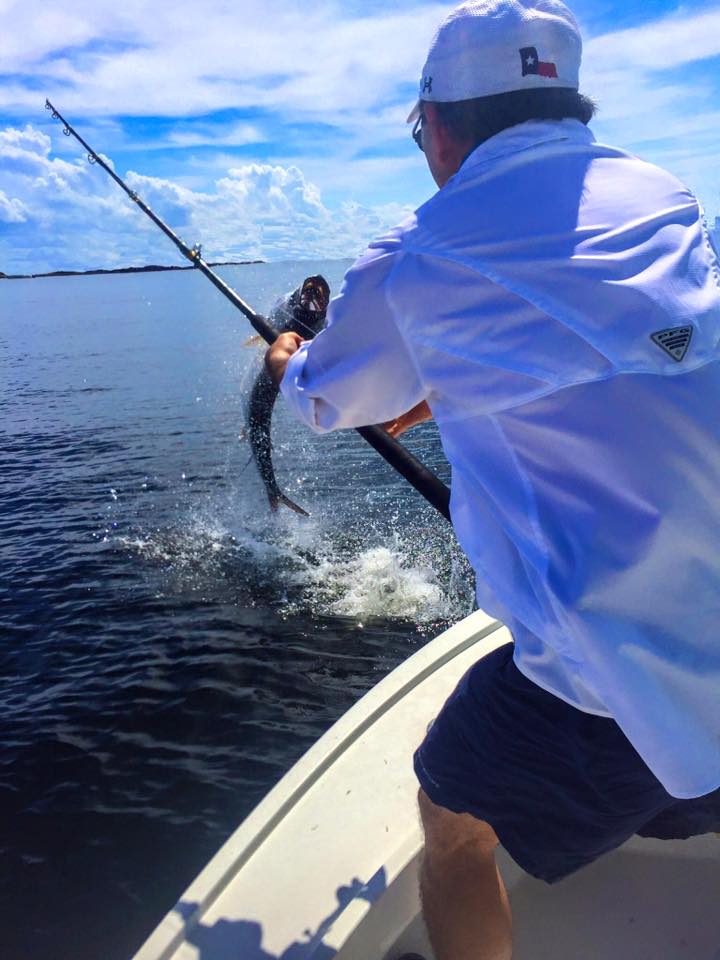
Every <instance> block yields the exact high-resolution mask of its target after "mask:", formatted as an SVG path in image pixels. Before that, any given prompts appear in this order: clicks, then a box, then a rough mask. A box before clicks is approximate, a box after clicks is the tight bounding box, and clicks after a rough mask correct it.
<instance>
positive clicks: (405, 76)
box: [0, 0, 720, 273]
mask: <svg viewBox="0 0 720 960" xmlns="http://www.w3.org/2000/svg"><path fill="white" fill-rule="evenodd" d="M569 5H570V6H571V8H572V9H573V11H574V12H575V14H576V16H577V17H578V19H579V21H580V24H581V28H582V31H583V36H584V41H585V49H584V57H583V69H582V72H581V89H582V91H583V92H584V93H587V94H589V95H590V96H592V97H593V99H595V100H596V101H597V102H598V104H599V108H600V109H599V114H598V116H597V118H596V119H595V120H594V121H593V123H592V128H593V131H594V132H595V134H596V136H597V137H598V139H600V140H602V141H604V142H606V143H611V144H613V145H616V146H620V147H623V148H624V149H627V150H630V151H631V152H633V153H636V154H638V155H639V156H642V157H643V158H645V159H647V160H650V161H652V162H655V163H658V164H660V165H661V166H663V167H665V168H666V169H668V170H670V171H671V172H672V173H674V174H675V175H676V176H678V177H679V178H680V179H681V180H683V181H684V182H685V183H686V184H688V186H690V187H691V189H693V190H694V191H695V193H696V194H697V195H698V196H699V198H700V200H701V202H702V203H703V205H704V207H705V209H706V212H707V216H708V219H709V220H710V222H711V226H712V224H713V223H714V221H715V218H716V217H720V0H707V2H704V0H698V2H696V0H691V2H685V3H678V2H677V0H620V2H609V0H574V2H571V3H570V4H569ZM453 6H454V4H452V3H450V4H447V3H425V2H424V3H418V2H413V0H385V2H379V0H364V2H362V3H360V2H358V0H345V2H336V0H326V2H319V3H316V2H314V0H305V2H302V3H301V2H299V0H242V2H240V3H239V2H233V3H231V2H229V0H203V2H202V3H197V2H195V0H194V2H189V0H173V2H172V3H170V2H168V0H152V2H149V0H124V2H123V3H122V4H118V3H117V2H116V0H113V2H109V0H72V3H71V4H70V3H68V4H58V3H54V4H50V3H48V2H47V0H0V271H2V272H5V273H40V272H45V271H50V270H58V269H79V270H81V269H87V268H92V267H103V268H112V267H119V266H129V265H142V264H145V263H166V264H171V263H180V262H183V261H182V257H181V256H180V254H179V253H178V252H177V251H176V250H175V248H174V247H173V246H172V244H171V243H170V242H169V241H168V240H167V239H166V238H165V237H163V235H162V234H161V233H160V232H159V231H158V230H157V228H156V227H155V226H153V225H152V223H151V222H150V221H149V220H147V219H146V218H145V217H144V216H143V214H142V213H140V212H139V211H138V209H137V208H136V207H135V205H134V204H133V203H131V201H130V200H129V199H128V198H127V197H126V196H125V194H124V193H123V192H122V191H121V190H120V189H119V188H118V187H117V186H116V185H115V184H114V183H113V182H112V181H111V180H110V178H109V177H108V176H107V174H105V173H104V172H103V171H102V170H101V169H99V168H98V167H97V166H91V165H90V164H88V162H87V160H86V158H85V156H84V154H83V152H82V150H81V148H80V145H79V144H78V143H77V142H76V141H75V140H74V139H73V138H71V137H66V136H63V132H62V126H61V125H59V124H58V123H57V121H53V120H52V118H51V116H50V113H49V112H47V111H46V110H45V109H44V103H45V98H46V97H49V98H50V100H51V101H52V102H53V104H54V105H55V107H56V108H57V109H58V110H59V111H60V112H61V113H62V114H63V115H64V116H65V117H66V118H67V120H68V121H69V122H70V123H71V124H73V126H74V127H75V128H76V129H77V130H78V132H79V133H80V134H81V135H82V136H83V137H84V139H85V140H86V141H87V142H88V143H89V144H90V145H91V146H92V148H93V149H94V150H95V151H97V152H98V153H99V154H102V155H103V157H106V158H109V159H110V160H111V161H112V165H113V166H114V169H115V170H116V171H117V173H119V174H120V176H122V177H123V178H125V179H126V180H127V182H128V183H129V184H130V186H131V187H132V188H133V189H134V190H136V191H137V192H138V193H139V194H140V195H141V196H142V197H143V198H144V199H145V201H146V202H147V203H148V204H149V205H150V206H151V207H152V208H153V209H154V210H155V211H156V212H157V213H158V214H159V216H161V217H162V218H163V219H165V220H166V221H167V222H168V223H169V224H170V225H171V226H172V227H173V229H175V230H176V232H178V233H179V234H180V235H181V236H182V237H183V239H184V240H186V241H187V242H188V243H189V244H190V245H192V244H193V243H195V242H201V243H202V244H203V255H204V256H205V258H206V259H207V260H211V261H212V260H249V259H266V260H289V259H309V258H315V257H354V256H356V255H358V254H359V253H360V252H361V251H362V249H363V248H364V246H365V245H366V243H367V242H368V241H369V240H371V239H372V238H373V237H374V236H376V235H377V234H379V233H381V232H382V231H383V230H384V229H386V228H387V227H389V226H391V225H393V224H394V223H397V222H398V221H399V220H401V219H402V218H403V217H404V216H405V215H406V214H407V213H409V212H410V211H412V210H413V209H415V208H416V207H417V206H419V205H420V204H421V203H423V202H424V201H425V200H427V199H428V198H429V197H430V196H431V195H432V193H433V192H434V191H435V186H434V184H433V182H432V179H431V177H430V175H429V173H428V171H427V167H426V165H425V162H424V159H423V157H422V154H421V153H420V151H419V150H418V149H417V148H416V147H415V145H414V144H413V142H412V140H411V138H410V135H409V128H408V127H407V125H406V123H405V120H406V117H407V114H408V112H409V110H410V108H411V107H412V105H413V103H414V100H415V93H416V90H417V84H418V80H419V78H420V72H421V69H422V66H423V63H424V60H425V54H426V52H427V48H428V45H429V43H430V40H431V38H432V35H433V33H434V31H435V29H436V28H437V25H438V24H439V22H440V21H441V20H442V19H443V18H444V17H445V16H446V15H447V13H448V12H449V11H450V10H451V9H452V7H453Z"/></svg>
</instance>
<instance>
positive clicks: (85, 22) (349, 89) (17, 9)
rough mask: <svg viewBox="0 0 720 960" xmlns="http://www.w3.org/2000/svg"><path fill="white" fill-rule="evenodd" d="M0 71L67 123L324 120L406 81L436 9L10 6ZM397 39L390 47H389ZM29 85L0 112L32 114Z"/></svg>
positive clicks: (13, 90)
mask: <svg viewBox="0 0 720 960" xmlns="http://www.w3.org/2000/svg"><path fill="white" fill-rule="evenodd" d="M6 6H7V10H6V13H5V15H4V17H3V61H4V62H3V72H4V73H6V74H19V75H27V74H29V73H32V74H33V75H34V76H35V77H36V78H37V77H43V78H44V79H45V80H46V91H47V94H48V95H49V96H50V99H53V97H55V96H57V98H58V100H59V101H60V102H61V104H62V106H60V103H58V107H59V108H60V109H61V110H62V111H63V112H64V111H68V112H71V113H72V114H73V115H74V116H87V115H95V116H98V115H118V114H132V115H136V116H137V115H162V116H188V115H193V114H207V113H209V112H212V111H214V110H220V109H224V108H233V107H248V106H260V107H265V108H271V109H276V110H279V111H283V112H285V113H289V112H294V113H296V114H297V113H298V112H303V113H308V114H314V115H324V116H327V115H329V114H331V113H333V112H335V111H337V110H339V109H344V108H345V109H348V108H351V109H354V110H362V111H367V110H369V109H371V108H374V107H375V106H377V104H378V103H379V102H382V101H383V99H385V98H387V97H390V98H392V97H393V96H394V94H395V91H396V88H397V83H398V81H399V80H400V81H403V80H405V81H411V82H414V81H415V79H416V77H417V76H418V75H419V71H420V68H421V66H422V59H423V53H424V51H425V49H426V48H427V45H428V41H429V39H430V37H431V35H432V32H433V30H434V28H435V26H436V25H437V23H438V21H439V20H440V19H441V17H442V16H444V14H445V13H446V12H447V9H448V5H447V4H438V3H425V4H418V5H417V6H414V7H410V8H408V9H403V10H399V11H398V10H395V11H394V10H393V9H392V8H389V9H387V10H382V11H379V10H378V9H374V10H372V11H370V12H369V13H368V14H366V15H364V16H352V15H351V14H349V13H348V11H347V7H346V6H344V5H343V4H342V3H341V2H339V0H335V2H326V3H322V4H318V5H313V6H310V5H307V4H305V5H303V6H301V5H299V4H298V3H297V2H291V0H245V2H244V3H243V4H242V5H241V6H238V5H237V4H228V3H227V2H226V0H205V2H204V3H203V4H202V7H198V5H197V4H196V3H195V2H194V0H173V2H172V3H170V2H169V0H154V2H153V3H152V5H151V4H150V3H149V2H147V0H126V2H124V3H123V4H121V5H117V4H110V3H109V2H107V0H106V2H91V0H74V3H73V5H72V10H71V11H70V10H65V11H60V10H58V9H55V10H45V9H43V10H41V9H39V4H38V3H37V2H32V0H30V2H28V0H14V2H13V0H11V2H10V3H9V4H8V3H6ZM400 37H401V38H402V42H401V43H399V42H398V38H400ZM39 99H40V98H39V97H38V94H37V84H36V83H33V84H32V85H29V87H27V88H26V87H25V86H24V85H23V84H22V83H21V82H20V81H16V82H15V83H10V84H6V85H4V86H3V88H2V89H0V110H5V111H6V112H18V111H23V112H25V111H27V110H29V109H33V108H36V106H37V104H38V101H39Z"/></svg>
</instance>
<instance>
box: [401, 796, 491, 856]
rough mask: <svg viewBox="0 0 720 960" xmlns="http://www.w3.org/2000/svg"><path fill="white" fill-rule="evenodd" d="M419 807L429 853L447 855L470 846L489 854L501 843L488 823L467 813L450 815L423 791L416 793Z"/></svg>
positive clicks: (448, 811) (450, 812)
mask: <svg viewBox="0 0 720 960" xmlns="http://www.w3.org/2000/svg"><path fill="white" fill-rule="evenodd" d="M418 805H419V807H420V817H421V819H422V824H423V830H424V831H425V849H426V851H427V852H428V853H431V854H432V853H434V852H436V853H444V854H449V853H451V852H452V851H453V850H457V849H459V848H462V847H467V846H469V845H471V846H473V847H474V848H476V849H479V850H482V851H484V852H487V853H491V852H492V851H493V850H495V848H496V847H497V846H498V844H499V843H500V841H499V840H498V837H497V834H496V833H495V831H494V830H493V828H492V826H491V825H490V824H489V823H486V822H485V821H484V820H478V819H477V818H476V817H473V816H472V815H471V814H469V813H452V811H450V810H447V809H446V808H445V807H440V806H438V805H437V804H435V803H433V802H432V800H430V798H429V797H428V795H427V794H426V793H425V791H424V790H422V789H421V790H420V791H419V793H418Z"/></svg>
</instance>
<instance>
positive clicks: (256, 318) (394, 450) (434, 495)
mask: <svg viewBox="0 0 720 960" xmlns="http://www.w3.org/2000/svg"><path fill="white" fill-rule="evenodd" d="M45 109H46V110H50V111H51V112H52V116H53V119H54V120H60V121H61V123H62V124H63V133H64V134H65V135H66V136H68V137H69V136H71V135H72V136H73V137H75V139H76V140H77V141H79V142H80V143H81V144H82V145H83V147H84V148H85V150H87V157H88V160H89V161H90V163H93V164H95V163H97V164H99V165H100V166H101V167H102V168H103V170H104V171H105V172H106V173H107V174H109V176H111V177H112V179H113V180H114V181H115V183H117V185H118V186H119V187H121V188H122V189H123V190H124V191H125V193H126V194H127V195H128V196H129V197H130V199H131V200H132V201H133V202H134V203H136V204H137V205H138V206H139V207H140V209H141V210H142V211H143V213H145V214H146V215H147V216H148V217H150V219H151V220H152V221H153V223H155V224H156V225H157V226H158V227H160V229H161V230H162V232H163V233H164V234H165V235H166V236H167V237H169V238H170V239H171V240H172V242H173V243H174V244H175V246H176V247H177V248H178V250H179V251H180V252H181V253H182V255H183V256H184V257H186V258H187V259H188V260H189V261H190V262H191V263H192V264H193V266H195V267H197V269H198V270H200V271H201V273H204V274H205V276H206V277H207V278H208V280H209V281H210V282H211V283H212V284H214V285H215V287H217V289H218V290H219V291H220V293H222V294H223V296H225V297H227V299H228V300H229V301H230V302H231V303H232V304H233V305H234V306H236V307H237V309H238V310H240V312H241V313H243V314H244V315H245V316H246V317H247V319H248V320H249V321H250V323H251V325H252V327H253V328H254V329H255V331H256V332H257V333H259V334H260V336H261V337H262V338H263V340H265V342H266V343H268V344H270V343H274V342H275V340H276V339H277V337H278V332H277V330H275V328H274V327H273V326H272V324H271V323H269V322H268V320H267V319H266V318H265V317H263V316H262V315H261V314H259V313H255V311H254V310H253V309H252V308H251V307H249V306H248V304H247V303H245V301H244V300H243V299H242V298H241V297H239V296H238V295H237V293H235V291H234V290H233V289H232V287H229V286H228V285H227V283H225V281H224V280H223V279H221V277H219V276H218V275H217V274H216V273H215V271H214V270H212V269H211V268H210V267H209V266H208V265H207V263H205V261H204V260H203V259H202V257H201V256H200V247H199V246H195V247H189V246H188V245H187V244H186V243H184V242H183V241H182V240H181V239H180V237H178V236H177V234H176V233H174V232H173V231H172V230H171V229H170V227H168V225H167V224H166V223H163V221H162V220H161V219H160V217H158V216H157V215H156V214H155V213H153V211H152V210H151V209H150V207H148V205H147V204H146V203H145V202H144V201H143V200H142V199H141V198H140V197H139V196H138V195H137V193H135V191H134V190H131V189H130V188H129V187H128V186H127V184H126V183H124V182H123V180H121V179H120V177H119V176H118V175H117V174H116V173H115V171H114V170H112V169H111V167H110V166H108V164H107V163H105V161H104V160H103V159H102V157H100V156H99V155H98V154H97V153H95V151H94V150H93V149H92V147H91V146H89V145H88V144H87V143H86V142H85V141H84V140H83V138H82V137H81V136H80V134H79V133H77V131H76V130H74V129H73V127H71V126H70V124H69V123H68V122H67V120H66V119H65V118H64V117H63V116H62V114H60V113H58V111H57V110H56V109H55V107H54V106H53V105H52V104H51V103H50V101H49V100H47V99H46V100H45ZM356 429H357V432H358V433H359V434H360V436H361V437H363V439H365V440H366V441H367V442H368V443H369V444H370V446H371V447H373V449H375V450H376V451H377V452H378V453H379V454H380V456H381V457H383V458H384V459H385V460H386V461H387V462H388V463H389V464H390V466H392V467H394V468H395V470H397V472H398V473H399V474H400V475H401V476H402V477H404V478H405V479H406V480H407V481H408V482H409V483H410V484H412V486H413V487H415V489H416V490H417V491H418V492H419V493H421V494H422V496H424V497H425V499H426V500H427V501H428V502H429V503H431V504H432V505H433V506H434V507H435V509H436V510H438V511H439V512H440V513H441V514H442V515H443V516H444V517H445V519H446V520H449V519H450V491H449V490H448V488H447V487H446V486H445V484H444V483H443V482H442V481H441V480H440V479H439V478H438V477H436V476H435V474H434V473H432V472H431V471H430V470H428V468H427V467H426V466H425V465H424V464H422V463H421V462H420V461H419V460H418V459H417V458H416V457H414V456H413V455H412V454H411V453H410V452H409V451H407V450H406V449H405V448H404V447H403V446H402V445H401V444H399V443H398V442H397V440H394V439H393V438H392V437H391V436H390V435H389V434H388V433H387V432H386V431H385V430H383V429H382V427H357V428H356Z"/></svg>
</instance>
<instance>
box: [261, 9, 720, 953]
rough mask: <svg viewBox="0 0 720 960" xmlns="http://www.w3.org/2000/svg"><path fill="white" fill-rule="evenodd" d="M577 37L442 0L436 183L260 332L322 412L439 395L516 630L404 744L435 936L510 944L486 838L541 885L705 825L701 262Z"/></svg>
mask: <svg viewBox="0 0 720 960" xmlns="http://www.w3.org/2000/svg"><path fill="white" fill-rule="evenodd" d="M580 57H581V39H580V34H579V30H578V27H577V24H576V21H575V19H574V18H573V15H572V14H571V13H570V11H569V10H568V9H567V7H565V6H564V5H563V4H562V3H560V2H556V0H523V2H521V0H486V2H473V3H466V4H464V5H462V6H460V7H458V8H457V9H456V10H455V11H454V12H453V13H452V14H451V15H450V16H449V17H448V19H447V20H446V21H445V22H444V23H443V24H442V25H441V27H440V29H439V31H438V33H437V35H436V37H435V40H434V41H433V44H432V46H431V49H430V53H429V55H428V59H427V63H426V65H425V68H424V70H423V75H422V80H421V83H420V101H419V103H418V104H417V105H416V107H415V109H414V110H413V112H412V114H411V117H410V120H412V121H414V122H415V127H414V129H413V136H414V137H415V138H416V140H417V142H418V145H419V146H420V148H421V149H422V150H423V151H424V153H425V158H426V160H427V163H428V166H429V168H430V171H431V173H432V175H433V177H434V179H435V181H436V183H437V185H438V186H439V187H440V188H441V189H440V190H439V191H438V192H437V193H436V194H435V196H433V197H432V199H431V200H430V201H429V202H428V203H426V204H424V206H422V207H420V209H419V210H418V211H417V212H416V213H415V215H414V216H412V217H410V218H409V219H408V220H407V221H406V222H405V223H403V224H402V225H401V226H399V227H398V228H397V229H395V230H393V231H391V232H390V233H389V234H388V235H387V236H385V237H383V238H382V239H379V240H377V241H375V242H374V243H372V244H371V245H370V247H369V248H368V250H367V252H366V253H365V255H364V256H363V257H362V258H361V259H360V260H359V261H358V262H357V263H356V264H355V266H354V267H353V268H352V269H351V270H350V271H349V272H348V273H347V275H346V277H345V282H344V285H343V288H342V291H341V294H340V296H339V297H338V298H337V299H335V300H334V301H332V303H331V306H330V310H329V312H328V318H329V323H328V327H327V329H326V330H325V331H324V332H323V333H321V334H320V335H319V336H318V337H317V338H316V339H315V340H314V341H313V342H312V344H303V345H301V338H300V337H299V336H295V335H292V334H288V335H286V336H284V337H281V338H280V339H279V340H278V341H277V343H276V344H275V346H274V347H273V348H272V349H271V350H270V351H269V353H268V357H267V363H268V368H269V370H270V372H271V374H272V376H273V377H274V379H275V380H276V381H279V380H280V379H281V378H282V384H281V389H282V392H283V394H284V395H285V397H286V399H287V400H288V402H289V403H290V405H291V406H292V407H293V408H294V409H295V411H296V412H297V414H298V415H299V416H300V417H301V418H302V419H303V420H305V421H306V422H307V423H308V424H309V425H310V426H311V427H313V428H314V429H316V430H318V431H325V430H334V429H338V428H342V427H350V426H356V425H360V424H368V423H378V422H390V423H391V426H390V429H391V432H393V433H395V434H397V433H400V432H401V431H402V430H403V429H404V428H405V427H407V426H408V425H410V424H412V423H413V422H417V421H419V420H421V419H423V418H425V417H427V416H429V415H430V411H432V415H433V416H434V417H435V419H436V421H437V423H438V427H439V430H440V435H441V437H442V441H443V446H444V449H445V452H446V454H447V457H448V460H449V461H450V464H451V466H452V501H451V512H452V519H453V524H454V527H455V530H456V533H457V536H458V539H459V541H460V543H461V545H462V546H463V548H464V550H465V551H466V553H467V555H468V557H469V558H470V560H471V562H472V564H473V567H474V569H475V571H476V574H477V583H478V587H477V597H478V603H479V604H480V606H481V607H482V608H483V609H484V610H485V611H487V612H489V613H490V614H491V615H494V616H496V617H498V618H499V619H502V620H503V621H504V622H505V623H506V624H507V625H508V627H509V629H510V631H511V633H512V636H513V639H514V643H513V644H508V645H506V646H504V647H501V648H500V649H499V650H497V651H496V652H495V653H493V654H491V655H490V656H488V657H486V658H484V659H483V660H482V661H480V662H479V663H478V664H476V666H475V667H474V668H473V669H472V670H471V671H470V672H469V673H468V674H467V675H466V676H465V677H464V679H463V680H462V681H461V683H460V685H459V686H458V688H457V689H456V691H455V692H454V693H453V694H452V696H451V697H450V699H449V700H448V702H447V703H446V705H445V707H444V708H443V710H442V712H441V713H440V715H439V716H438V717H437V719H436V720H435V722H434V723H433V724H432V726H431V728H430V730H429V733H428V735H427V738H426V739H425V741H424V742H423V744H422V745H421V746H420V747H419V749H418V751H417V753H416V756H415V769H416V773H417V776H418V778H419V781H420V784H421V788H422V789H421V792H420V811H421V814H422V819H423V824H424V828H425V836H426V854H425V860H424V865H423V871H422V877H421V884H422V892H423V905H424V913H425V918H426V921H427V924H428V928H429V931H430V936H431V940H432V942H433V945H434V949H435V952H436V955H437V958H438V960H466V958H467V960H470V958H472V960H478V958H491V957H492V958H505V957H509V956H510V954H511V946H510V943H511V923H510V910H509V906H508V902H507V897H506V895H505V890H504V887H503V884H502V880H501V879H500V877H499V874H498V872H497V869H496V866H495V860H494V849H495V847H496V845H497V843H498V838H499V841H500V842H501V843H502V844H503V846H504V847H505V848H506V849H507V850H508V852H509V853H510V854H511V856H512V857H513V858H514V859H515V860H516V861H517V862H518V863H519V864H520V865H521V866H522V867H523V868H524V869H525V870H527V871H528V872H529V873H531V874H532V875H534V876H536V877H539V878H542V879H544V880H546V881H548V882H550V883H553V882H555V881H557V880H559V879H561V878H562V877H564V876H566V875H567V874H569V873H571V872H573V871H574V870H577V869H578V868H580V867H582V866H584V865H586V864H588V863H590V862H592V861H593V860H595V859H597V858H598V857H599V856H601V855H602V854H604V853H606V852H608V851H610V850H612V849H614V848H615V847H617V846H619V845H620V844H621V843H623V842H624V841H625V840H627V839H628V838H629V837H631V836H632V835H633V834H635V833H640V834H642V835H645V836H655V837H686V836H690V835H693V834H699V833H704V832H707V831H709V830H720V791H718V789H717V788H718V787H719V786H720V696H719V695H718V691H719V690H720V550H719V549H718V544H720V497H719V496H718V490H719V489H720V416H718V409H720V362H719V361H720V350H719V347H718V343H719V341H720V287H719V276H718V275H719V268H718V261H717V256H716V255H715V253H714V252H713V249H712V246H711V243H710V239H709V236H708V233H707V229H706V227H705V224H704V220H703V216H702V212H701V210H700V208H699V205H698V203H697V201H696V199H695V198H694V197H693V195H692V194H691V193H690V192H689V191H688V189H687V188H686V187H684V186H683V185H682V184H681V183H679V182H678V181H677V180H675V179H674V178H673V177H672V176H670V175H669V174H668V173H666V172H664V171H663V170H660V169H658V168H657V167H655V166H652V165H651V164H648V163H645V162H643V161H641V160H639V159H637V158H635V157H633V156H631V155H629V154H627V153H624V152H623V151H621V150H618V149H615V148H613V147H609V146H605V145H602V144H600V143H598V142H596V140H595V138H594V136H593V134H592V132H591V131H590V129H589V128H588V127H587V123H588V121H589V120H590V118H591V116H592V114H593V110H594V108H593V104H592V103H591V102H590V101H588V100H587V99H586V98H584V97H583V96H581V95H580V94H579V93H578V82H579V81H578V76H579V68H580ZM630 92H631V91H628V93H629V94H630Z"/></svg>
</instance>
